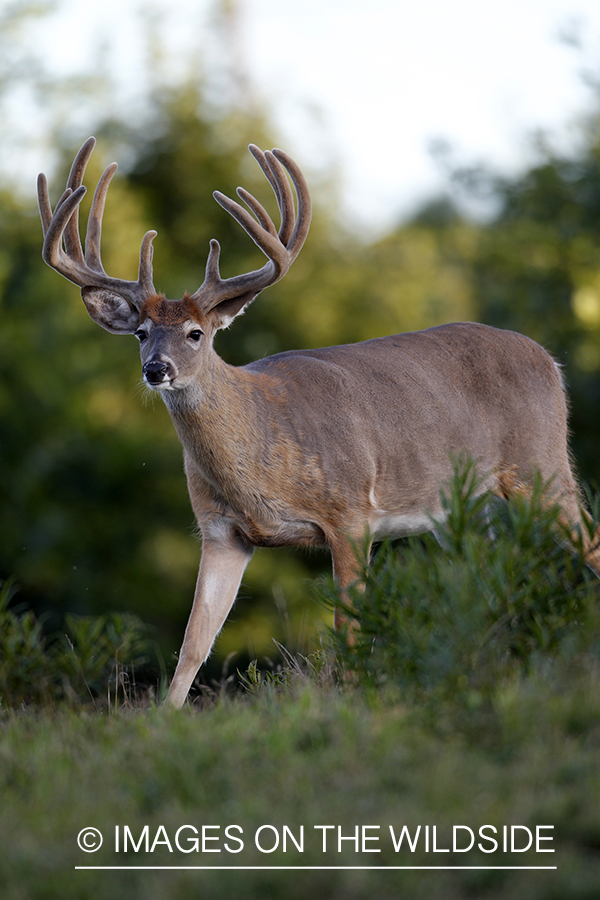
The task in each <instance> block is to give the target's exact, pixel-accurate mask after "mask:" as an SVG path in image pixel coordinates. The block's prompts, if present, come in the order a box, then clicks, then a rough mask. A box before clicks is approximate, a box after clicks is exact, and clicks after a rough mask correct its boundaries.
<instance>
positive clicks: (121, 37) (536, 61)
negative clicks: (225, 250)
mask: <svg viewBox="0 0 600 900" xmlns="http://www.w3.org/2000/svg"><path fill="white" fill-rule="evenodd" d="M2 2H3V0H0V5H1V4H2ZM238 2H239V5H240V7H241V28H240V33H239V35H238V50H237V52H238V53H239V59H240V61H241V65H243V66H245V68H246V69H247V70H248V72H249V74H250V76H251V79H252V81H253V83H254V84H255V85H256V86H257V87H258V89H259V91H260V93H261V94H262V96H263V97H264V98H265V99H266V100H267V104H268V107H269V109H270V110H271V111H272V114H273V116H274V118H275V122H276V123H277V126H278V128H279V132H280V135H281V141H280V142H281V144H282V145H283V146H284V148H285V149H286V150H287V151H288V152H289V153H291V154H292V155H293V156H295V157H296V159H298V161H299V162H300V163H301V164H305V165H308V166H310V165H312V164H314V165H318V163H319V161H320V160H324V161H325V162H327V163H328V164H331V163H332V162H334V161H335V162H339V164H340V166H341V174H342V178H343V187H344V193H343V196H344V202H345V207H346V209H347V210H348V214H349V215H350V216H351V217H353V219H354V220H355V221H356V222H357V223H361V224H362V225H364V226H366V227H372V228H384V227H385V226H387V225H389V224H391V223H393V222H394V221H395V220H397V219H398V218H399V217H400V216H402V215H406V214H407V213H408V212H410V210H411V209H413V208H414V207H415V205H416V204H417V203H418V202H419V201H420V200H421V199H422V198H423V197H425V196H427V195H430V194H432V193H434V192H435V191H436V189H438V188H439V186H440V185H442V184H443V183H444V179H443V175H442V173H441V172H440V170H439V167H438V165H437V164H436V163H435V162H434V161H433V159H432V157H431V154H430V152H429V146H430V143H431V141H432V140H434V139H438V138H443V139H446V140H447V141H448V142H449V143H450V145H451V146H452V147H453V149H454V157H455V158H456V160H457V161H459V162H462V163H471V162H478V161H483V162H487V163H490V164H492V165H495V166H498V167H500V168H502V169H504V170H505V171H506V170H508V171H514V170H515V169H517V168H519V167H520V166H523V165H525V164H526V163H527V161H528V160H529V161H530V160H531V159H532V158H533V157H532V150H531V147H530V144H529V136H530V135H531V133H532V132H533V131H534V130H536V129H538V128H543V129H546V130H548V131H549V132H550V133H551V134H554V135H556V136H557V138H558V139H559V141H560V143H561V145H562V146H567V147H568V145H569V143H570V142H573V143H576V141H577V138H578V129H577V125H576V121H577V117H578V116H579V115H580V114H581V113H582V112H584V111H585V110H588V109H591V108H593V102H592V101H593V92H592V91H591V90H590V88H589V87H586V86H585V84H584V81H583V79H582V71H588V72H591V73H593V74H594V75H598V76H600V0H502V2H498V0H495V2H492V0H418V2H416V0H368V2H366V0H295V2H292V0H238ZM212 6H213V4H212V2H211V0H153V2H152V0H145V2H140V0H102V2H98V0H92V2H89V0H60V3H59V13H58V14H57V15H56V16H54V17H53V18H51V19H46V20H44V21H43V24H42V25H41V26H40V27H41V29H42V31H41V32H39V33H38V34H37V36H36V38H35V40H36V41H37V42H38V45H41V44H40V42H43V45H45V47H46V50H45V53H46V54H48V59H49V60H50V65H51V66H52V67H55V68H56V69H57V70H62V71H67V70H72V71H85V70H86V68H87V69H90V68H93V66H94V65H97V62H98V59H100V58H101V59H102V60H103V61H104V63H105V64H106V62H107V61H109V64H110V66H111V68H112V69H113V70H115V71H118V72H119V73H120V76H121V78H122V83H123V99H122V102H123V106H124V108H125V107H126V105H127V103H130V104H132V103H134V102H135V96H136V91H137V89H138V88H139V84H138V81H139V79H140V77H141V74H140V73H141V72H142V71H143V66H142V65H141V63H140V55H139V54H141V53H142V50H141V49H140V46H141V45H140V42H139V40H138V37H139V29H140V24H139V17H138V16H137V12H138V11H139V10H140V9H145V10H146V11H147V10H148V9H149V8H151V9H152V8H154V9H160V10H161V11H162V15H163V16H164V19H163V21H162V24H161V27H160V34H161V37H162V38H163V39H164V42H165V48H166V55H165V58H164V60H163V72H164V74H165V77H174V76H176V74H177V72H179V71H181V67H182V60H183V59H184V58H185V57H186V53H187V51H188V50H190V49H192V48H198V47H200V48H202V51H201V56H202V61H203V63H204V64H205V65H206V66H207V67H208V68H209V69H210V68H212V67H218V58H217V56H216V54H217V52H221V50H220V47H219V46H217V45H215V43H214V38H213V39H212V43H211V38H210V36H209V35H210V32H209V31H208V30H207V28H206V22H207V16H208V15H209V14H210V11H211V9H212ZM117 25H118V27H117ZM561 33H562V34H564V33H569V34H571V35H575V36H577V39H578V42H579V45H580V46H579V48H578V49H574V48H573V47H572V46H567V45H566V44H565V42H564V41H560V40H559V35H560V34H561ZM100 45H102V50H101V51H99V50H98V47H99V46H100ZM82 127H84V126H82ZM82 136H83V137H85V136H86V135H85V134H82Z"/></svg>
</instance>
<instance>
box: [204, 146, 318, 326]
mask: <svg viewBox="0 0 600 900" xmlns="http://www.w3.org/2000/svg"><path fill="white" fill-rule="evenodd" d="M248 149H249V150H250V153H251V154H252V156H253V157H254V158H255V159H256V161H257V162H258V164H259V166H260V167H261V169H262V170H263V172H264V174H265V175H266V177H267V179H268V181H269V183H270V185H271V187H272V188H273V192H274V194H275V197H276V199H277V205H278V207H279V211H280V213H281V226H280V228H279V232H278V231H277V229H276V228H275V226H274V224H273V222H272V220H271V218H270V216H269V214H268V213H267V211H266V210H265V209H264V207H263V206H261V204H260V203H259V202H258V200H256V198H255V197H253V196H252V194H250V193H248V191H246V190H244V188H241V187H240V188H238V189H237V195H238V197H240V199H242V200H243V201H244V203H245V204H246V205H247V206H248V208H249V209H250V210H251V212H253V213H254V215H255V216H256V218H254V217H253V216H251V215H250V213H248V212H247V211H246V210H245V209H244V208H243V206H240V204H239V203H236V201H235V200H231V199H230V198H229V197H226V196H225V195H224V194H221V193H220V192H219V191H215V192H214V194H213V196H214V198H215V200H216V201H217V203H219V204H220V205H221V206H222V207H223V209H225V210H227V212H228V213H229V214H230V215H231V216H233V218H234V219H235V220H236V221H237V222H239V224H240V225H241V226H242V228H243V229H244V231H246V232H247V234H249V235H250V237H251V238H252V240H253V241H254V243H255V244H256V245H257V246H258V247H259V248H260V249H261V250H262V252H263V253H264V254H265V256H267V257H268V260H269V261H268V262H267V263H265V265H264V266H263V267H262V268H261V269H256V270H255V271H253V272H247V273H245V274H243V275H235V276H233V277H232V278H225V279H223V278H221V276H220V273H219V255H220V252H221V248H220V245H219V242H218V241H215V240H212V241H211V242H210V253H209V256H208V262H207V263H206V278H205V279H204V282H203V283H202V285H201V286H200V287H199V288H198V290H197V291H196V293H195V294H194V295H193V298H192V299H193V300H196V302H198V303H199V304H200V306H201V307H202V309H203V311H204V312H208V311H209V310H210V309H212V308H213V307H215V306H216V305H217V304H219V303H222V302H223V301H225V300H232V299H234V298H235V297H241V296H242V295H247V294H250V295H252V296H256V295H257V294H258V293H260V291H263V290H264V289H265V288H266V287H269V285H271V284H275V282H276V281H279V279H280V278H283V276H284V275H285V273H286V272H287V270H288V269H289V267H290V266H291V264H292V263H293V261H294V260H295V259H296V257H297V256H298V254H299V252H300V250H301V249H302V245H303V244H304V241H305V240H306V235H307V234H308V229H309V227H310V219H311V203H310V194H309V190H308V185H307V183H306V181H305V179H304V176H303V175H302V172H301V171H300V169H299V168H298V166H297V165H296V163H295V162H294V161H293V159H290V157H289V156H288V155H287V153H284V152H283V150H273V152H272V153H271V152H270V151H268V150H267V151H266V152H265V153H263V151H262V150H259V148H258V147H256V146H255V145H254V144H250V146H249V148H248ZM286 171H287V172H288V173H289V175H290V178H291V180H292V184H293V185H294V188H295V191H296V197H297V201H298V211H297V215H296V216H294V197H293V193H292V189H291V187H290V184H289V181H288V179H287V176H286V174H285V173H286Z"/></svg>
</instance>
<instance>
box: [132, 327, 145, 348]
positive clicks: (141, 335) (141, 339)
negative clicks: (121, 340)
mask: <svg viewBox="0 0 600 900" xmlns="http://www.w3.org/2000/svg"><path fill="white" fill-rule="evenodd" d="M134 334H135V336H136V338H137V339H138V341H139V342H140V344H143V343H144V341H145V340H146V338H147V337H148V335H147V334H146V332H145V331H142V329H141V328H140V329H139V330H138V331H136V332H134Z"/></svg>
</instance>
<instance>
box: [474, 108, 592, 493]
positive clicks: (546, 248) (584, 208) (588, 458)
mask: <svg viewBox="0 0 600 900" xmlns="http://www.w3.org/2000/svg"><path fill="white" fill-rule="evenodd" d="M541 149H542V159H541V161H540V163H539V164H538V165H536V166H533V167H532V168H531V169H530V170H529V171H527V172H525V173H524V174H523V175H521V176H519V177H517V178H512V179H506V178H504V179H502V178H498V177H495V176H492V175H490V174H489V173H487V172H485V171H482V170H478V171H470V172H469V171H467V172H462V173H460V172H459V173H457V174H458V178H459V179H462V181H463V183H465V182H466V183H467V186H468V187H470V188H471V189H479V190H480V189H481V188H483V189H484V190H486V191H487V192H488V194H491V195H492V196H493V197H494V199H495V202H496V204H497V209H498V211H497V214H496V215H495V216H494V218H493V220H492V221H491V222H489V223H488V224H486V225H482V226H481V227H480V228H479V229H478V230H477V246H476V252H475V253H474V254H472V255H471V260H472V266H473V268H472V277H473V291H474V295H475V297H476V301H477V309H478V316H479V317H480V319H481V320H482V321H485V322H488V323H489V324H491V325H497V326H499V327H502V328H512V329H514V330H515V331H522V332H523V333H524V334H527V335H529V336H530V337H532V338H534V339H535V340H538V341H539V342H540V343H541V344H543V345H544V346H545V347H546V348H547V349H548V350H549V351H550V352H551V353H552V354H553V355H554V356H555V358H556V359H557V360H558V362H559V363H560V364H561V365H564V372H565V376H566V381H567V384H568V389H569V394H570V398H571V427H572V431H573V438H572V445H573V449H574V452H575V457H576V460H577V463H578V465H579V469H580V471H581V473H582V475H583V476H584V478H586V479H588V480H590V479H591V480H593V481H594V482H595V483H598V482H599V481H600V453H599V447H600V417H599V415H598V410H599V409H600V228H599V225H600V119H599V118H598V116H596V117H594V118H592V119H590V121H589V123H588V127H587V131H586V140H585V143H584V146H583V147H582V149H581V151H580V152H579V154H578V155H576V156H575V157H574V158H571V159H567V158H564V157H561V156H559V155H558V154H556V153H555V152H553V151H552V149H551V148H549V147H543V146H542V148H541Z"/></svg>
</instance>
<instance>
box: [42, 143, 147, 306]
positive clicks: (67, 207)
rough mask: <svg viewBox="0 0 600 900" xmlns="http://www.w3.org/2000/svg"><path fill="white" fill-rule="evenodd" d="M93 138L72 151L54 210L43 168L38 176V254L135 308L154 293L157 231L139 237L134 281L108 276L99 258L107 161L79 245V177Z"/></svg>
mask: <svg viewBox="0 0 600 900" xmlns="http://www.w3.org/2000/svg"><path fill="white" fill-rule="evenodd" d="M95 144H96V139H95V138H93V137H91V138H88V140H87V141H86V142H85V144H84V145H83V147H82V148H81V149H80V151H79V153H78V154H77V156H76V157H75V159H74V161H73V165H72V166H71V171H70V173H69V178H68V181H67V188H66V190H65V192H64V194H63V195H62V197H61V198H60V200H59V201H58V203H57V204H56V208H55V210H54V212H52V206H51V205H50V198H49V195H48V182H47V180H46V176H45V175H43V174H42V175H40V176H39V177H38V202H39V207H40V216H41V219H42V227H43V229H44V247H43V250H42V257H43V259H44V262H46V263H47V264H48V265H49V266H51V267H52V268H53V269H56V271H57V272H59V273H60V274H61V275H64V277H65V278H68V279H69V281H72V282H73V283H74V284H77V285H78V286H79V287H81V288H83V287H99V288H107V289H108V290H110V291H113V292H114V293H115V294H118V295H119V296H121V297H125V298H126V299H127V300H129V301H130V302H131V303H133V305H134V306H135V307H137V308H139V307H140V306H141V305H142V304H143V302H144V300H145V299H147V298H148V297H149V296H152V295H153V294H155V293H156V290H155V288H154V284H153V283H152V241H153V240H154V238H155V237H156V231H148V232H147V233H146V234H145V235H144V238H143V240H142V246H141V250H140V267H139V275H138V280H137V281H123V279H121V278H111V277H110V276H108V275H107V274H106V272H105V271H104V268H103V266H102V260H101V258H100V237H101V233H102V214H103V212H104V204H105V202H106V194H107V192H108V186H109V184H110V182H111V180H112V177H113V175H114V174H115V172H116V171H117V164H116V163H112V164H111V165H110V166H108V168H107V169H106V170H105V172H104V174H103V175H102V177H101V178H100V181H99V182H98V186H97V188H96V192H95V194H94V199H93V201H92V208H91V210H90V214H89V218H88V223H87V233H86V238H85V255H84V252H83V250H82V248H81V240H80V237H79V205H80V203H81V201H82V200H83V197H84V195H85V193H86V188H85V187H83V185H82V181H83V176H84V174H85V169H86V166H87V164H88V161H89V158H90V156H91V155H92V151H93V149H94V146H95ZM63 242H64V248H63Z"/></svg>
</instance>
